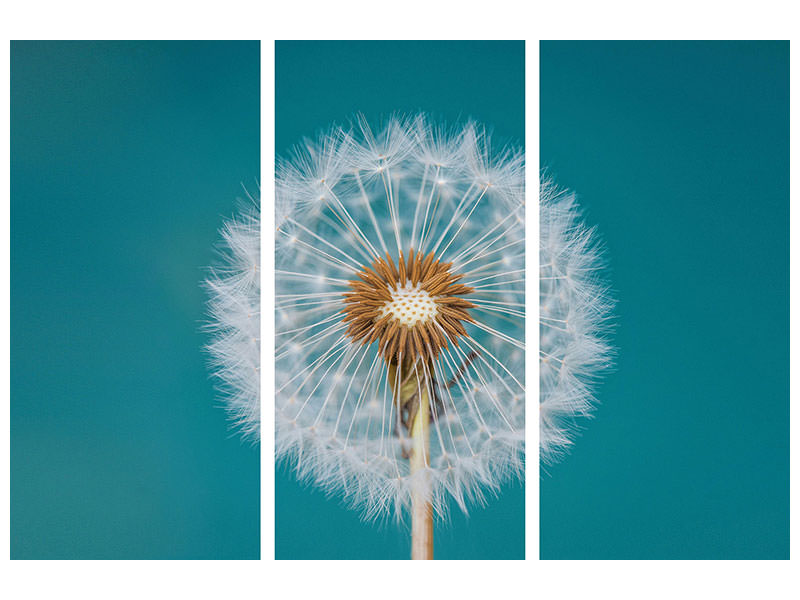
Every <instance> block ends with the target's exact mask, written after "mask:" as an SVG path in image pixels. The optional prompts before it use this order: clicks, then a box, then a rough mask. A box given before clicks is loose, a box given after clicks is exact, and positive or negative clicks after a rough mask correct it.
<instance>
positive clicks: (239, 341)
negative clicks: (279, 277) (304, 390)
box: [205, 200, 261, 439]
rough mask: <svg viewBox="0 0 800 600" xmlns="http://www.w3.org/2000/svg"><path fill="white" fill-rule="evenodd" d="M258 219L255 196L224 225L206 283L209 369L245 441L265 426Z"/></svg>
mask: <svg viewBox="0 0 800 600" xmlns="http://www.w3.org/2000/svg"><path fill="white" fill-rule="evenodd" d="M260 220H261V219H260V213H259V209H258V203H257V202H256V201H255V200H253V201H252V202H251V203H250V204H248V205H247V206H245V207H244V208H243V209H242V211H241V212H240V213H239V214H238V215H237V216H235V217H233V218H232V219H230V220H229V221H227V222H226V223H225V224H224V225H223V227H222V229H221V231H220V233H221V236H222V243H221V244H220V248H219V251H220V256H221V260H220V264H218V265H217V266H215V267H213V268H212V269H210V274H209V276H208V278H207V279H206V281H205V287H206V289H207V290H208V292H209V300H208V312H209V315H210V322H209V324H208V325H207V328H208V329H209V330H210V331H211V333H212V341H211V342H210V343H209V344H208V346H207V350H208V352H209V354H210V356H211V367H212V369H213V373H214V375H215V377H216V378H217V380H218V384H219V385H218V388H219V390H220V393H221V394H222V396H223V399H224V401H225V405H226V409H227V411H228V414H229V415H230V418H231V420H232V421H233V423H234V424H235V426H237V427H238V428H239V429H240V430H241V432H242V434H243V436H244V437H245V438H246V439H258V438H259V436H260V431H259V428H260V424H261V391H260V379H261V378H260V364H261V351H260V336H261V332H260V323H261V318H260V296H261V273H260V268H259V262H260V255H259V252H260V248H261V238H260V231H259V229H260Z"/></svg>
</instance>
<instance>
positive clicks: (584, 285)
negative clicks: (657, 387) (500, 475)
mask: <svg viewBox="0 0 800 600" xmlns="http://www.w3.org/2000/svg"><path fill="white" fill-rule="evenodd" d="M539 210H540V217H539V218H540V237H539V261H540V266H539V314H540V317H539V452H540V456H541V460H542V461H543V462H544V463H545V464H551V463H553V462H555V461H556V460H557V459H558V458H559V457H560V456H562V455H563V454H564V453H565V452H566V451H567V450H568V449H569V447H570V446H571V445H572V439H573V437H574V433H575V430H576V428H577V422H578V420H579V419H580V418H582V417H589V416H591V414H592V410H593V406H594V404H595V398H594V395H593V388H594V385H595V384H596V382H597V380H598V378H599V376H600V375H601V374H602V373H603V371H604V370H605V369H606V368H607V367H608V366H609V365H610V358H611V346H610V345H609V343H608V339H607V335H608V319H609V315H610V312H611V309H612V307H613V304H614V303H613V300H612V299H611V297H610V295H609V293H608V288H607V286H606V284H605V283H604V282H603V280H602V278H601V276H600V271H601V267H602V265H603V261H602V252H601V249H600V246H599V245H598V242H597V238H596V234H595V232H594V230H593V229H591V228H588V227H586V226H585V225H584V224H583V223H582V222H581V221H580V218H579V217H580V214H579V211H578V207H577V204H576V202H575V194H573V193H571V192H567V191H565V190H562V189H559V188H558V187H557V186H556V185H555V184H554V183H553V182H552V181H551V180H549V179H546V178H545V180H544V182H543V183H542V185H541V192H540V208H539Z"/></svg>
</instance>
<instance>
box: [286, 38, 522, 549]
mask: <svg viewBox="0 0 800 600" xmlns="http://www.w3.org/2000/svg"><path fill="white" fill-rule="evenodd" d="M524 59H525V51H524V44H523V43H522V42H277V43H276V47H275V145H276V153H277V154H278V155H284V156H285V155H287V153H288V152H289V150H290V148H291V147H292V146H293V145H294V144H296V143H298V142H299V141H300V140H301V138H302V137H303V136H309V137H310V136H313V135H314V134H315V133H317V132H318V131H319V130H321V129H324V128H327V127H328V126H329V125H331V124H332V123H334V122H336V123H339V124H343V123H346V122H347V121H348V119H350V118H351V117H353V116H354V115H355V114H356V113H357V112H361V113H363V114H364V115H365V116H366V117H367V119H368V121H370V123H372V124H374V125H377V124H379V122H380V120H381V118H382V117H387V116H388V115H390V114H391V113H392V112H395V111H400V112H403V113H416V112H418V111H425V112H427V113H429V114H430V115H432V116H433V117H435V118H437V119H442V120H445V121H447V122H450V123H452V122H455V121H458V120H462V121H463V120H465V119H467V118H470V117H471V118H474V119H476V120H478V121H480V122H482V123H483V124H485V125H488V126H491V127H493V130H494V135H493V139H494V140H495V142H496V143H497V144H498V145H499V144H502V143H506V142H508V143H514V144H515V145H517V146H521V145H522V144H523V143H524V140H525V79H524V76H525V71H524V70H525V67H524ZM451 512H452V519H451V521H450V522H449V523H441V524H438V525H437V526H436V530H435V534H434V536H435V537H434V540H435V548H434V555H435V556H436V558H437V559H451V558H497V559H500V558H524V552H525V502H524V486H523V485H521V484H509V485H508V486H507V487H506V488H505V489H503V490H502V492H501V494H500V496H499V497H498V498H496V499H492V500H490V501H489V504H488V506H487V507H485V508H481V507H474V508H473V509H472V510H471V511H470V513H469V516H464V515H463V513H461V511H460V509H458V508H457V507H453V510H452V511H451ZM275 555H276V557H277V558H279V559H280V558H286V559H304V558H332V559H337V558H341V559H346V558H353V559H355V558H387V559H391V558H408V557H409V556H410V543H409V531H408V529H407V528H405V527H403V526H399V525H397V524H395V523H394V522H389V523H382V524H373V523H364V522H362V521H361V517H360V514H359V513H358V512H355V511H353V510H349V509H348V508H346V507H344V506H343V505H342V504H341V502H340V500H339V499H338V498H326V496H325V493H324V492H322V491H320V490H319V489H315V488H313V487H306V486H302V485H300V484H298V483H297V481H296V480H295V478H294V476H293V474H292V472H291V470H290V469H288V468H285V467H279V468H277V469H276V481H275Z"/></svg>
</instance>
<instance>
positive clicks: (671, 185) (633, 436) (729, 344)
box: [540, 42, 789, 559]
mask: <svg viewBox="0 0 800 600" xmlns="http://www.w3.org/2000/svg"><path fill="white" fill-rule="evenodd" d="M540 60H541V63H540V69H541V70H540V77H541V81H540V83H541V95H540V110H541V115H540V125H541V138H540V143H541V160H542V164H543V165H544V166H546V167H549V169H550V171H551V174H553V175H554V176H555V177H556V179H557V180H558V182H559V183H560V184H561V185H562V186H566V187H569V188H571V189H573V190H575V191H577V192H578V193H579V194H580V199H581V203H582V206H583V208H584V209H585V210H586V216H587V219H588V221H589V222H590V223H592V224H596V225H598V227H599V230H600V234H601V236H602V237H603V239H604V240H605V243H606V245H607V247H608V260H609V264H610V269H609V275H610V278H611V282H612V285H613V287H614V289H615V293H616V296H617V297H618V299H619V305H618V308H617V310H616V322H617V333H616V335H615V343H616V345H617V346H618V348H619V357H618V360H617V363H618V365H617V369H616V372H615V373H613V374H612V375H611V376H609V377H607V379H606V382H605V384H604V385H603V386H602V387H601V388H600V394H599V398H600V401H601V402H602V405H601V406H600V408H599V410H598V411H597V417H596V418H595V419H594V420H593V421H591V422H589V423H587V424H586V429H585V432H584V433H583V435H582V436H581V437H580V439H578V440H577V443H576V444H575V448H574V451H573V452H572V453H571V455H570V456H568V457H567V458H566V459H565V460H564V461H563V462H562V463H561V464H558V465H555V466H553V467H551V468H549V469H547V471H548V473H545V474H543V476H542V479H541V490H540V494H541V515H540V519H541V521H540V523H541V531H540V534H541V547H540V550H541V557H542V558H546V559H562V558H595V559H602V558H620V559H621V558H632V559H637V558H653V559H655V558H662V559H663V558H666V559H671V558H675V559H786V558H788V557H789V44H788V43H787V42H654V43H650V42H542V43H541V54H540Z"/></svg>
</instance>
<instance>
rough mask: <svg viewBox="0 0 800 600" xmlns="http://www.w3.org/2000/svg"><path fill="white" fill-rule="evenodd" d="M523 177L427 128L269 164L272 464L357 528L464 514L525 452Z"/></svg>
mask: <svg viewBox="0 0 800 600" xmlns="http://www.w3.org/2000/svg"><path fill="white" fill-rule="evenodd" d="M523 183H524V172H523V159H522V155H521V153H519V152H517V151H514V150H505V151H503V152H501V153H499V154H496V155H495V154H493V153H492V147H491V144H490V141H489V139H488V137H487V135H486V133H485V131H484V130H483V129H482V128H480V127H478V126H477V125H475V124H472V123H470V124H467V125H466V126H464V127H461V128H459V129H446V128H443V127H438V126H434V125H432V124H431V123H430V121H429V120H428V119H427V118H426V117H425V116H423V115H419V116H416V117H413V118H399V117H398V118H392V119H390V120H389V122H388V123H387V125H386V126H385V127H384V128H383V129H381V130H380V131H373V130H372V129H370V128H369V126H368V125H367V124H366V122H365V120H364V119H359V120H358V123H357V124H356V126H355V130H345V129H343V128H333V129H331V130H330V131H329V132H327V133H325V134H323V135H320V136H319V137H318V138H317V140H315V141H314V142H306V143H305V144H303V145H302V146H300V147H299V149H298V150H296V152H295V154H294V155H293V156H292V157H291V158H290V159H289V160H285V161H281V162H279V164H278V169H277V184H276V195H277V198H276V206H277V207H278V208H277V210H276V224H277V233H276V253H277V258H276V260H277V263H278V265H279V266H278V267H277V269H276V282H275V285H276V295H277V298H276V302H277V303H278V306H279V312H278V316H277V320H276V417H275V420H276V433H275V436H276V453H277V455H278V457H279V458H282V459H284V460H287V461H289V462H290V463H291V464H292V465H293V467H294V469H295V471H296V473H297V475H298V477H300V478H301V479H304V480H308V481H311V482H313V483H315V484H317V485H318V486H320V487H322V488H323V489H325V490H326V491H328V492H338V493H340V494H341V495H342V496H343V497H344V498H346V499H347V500H348V501H350V502H351V503H352V505H354V506H356V507H358V508H360V509H361V510H362V511H363V514H364V515H365V516H366V517H367V518H375V517H380V516H382V515H387V514H394V515H396V516H398V517H402V515H404V514H410V515H411V527H412V556H413V557H414V558H430V557H431V556H430V555H431V548H432V519H433V517H434V516H440V517H441V516H443V515H445V514H446V509H447V505H448V503H449V502H450V501H454V502H455V503H456V504H457V505H458V506H460V507H461V509H463V510H464V511H466V510H467V507H468V505H469V504H470V503H471V502H475V501H477V502H482V501H483V500H484V499H485V495H486V493H487V491H488V492H496V491H497V490H498V489H499V486H500V485H501V483H502V482H503V481H505V480H506V479H507V478H509V477H511V476H514V477H521V475H522V471H523V453H524V400H523V398H524V392H525V390H524V348H525V345H524V344H525V340H524V266H525V265H524V208H523V201H524V187H523Z"/></svg>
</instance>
